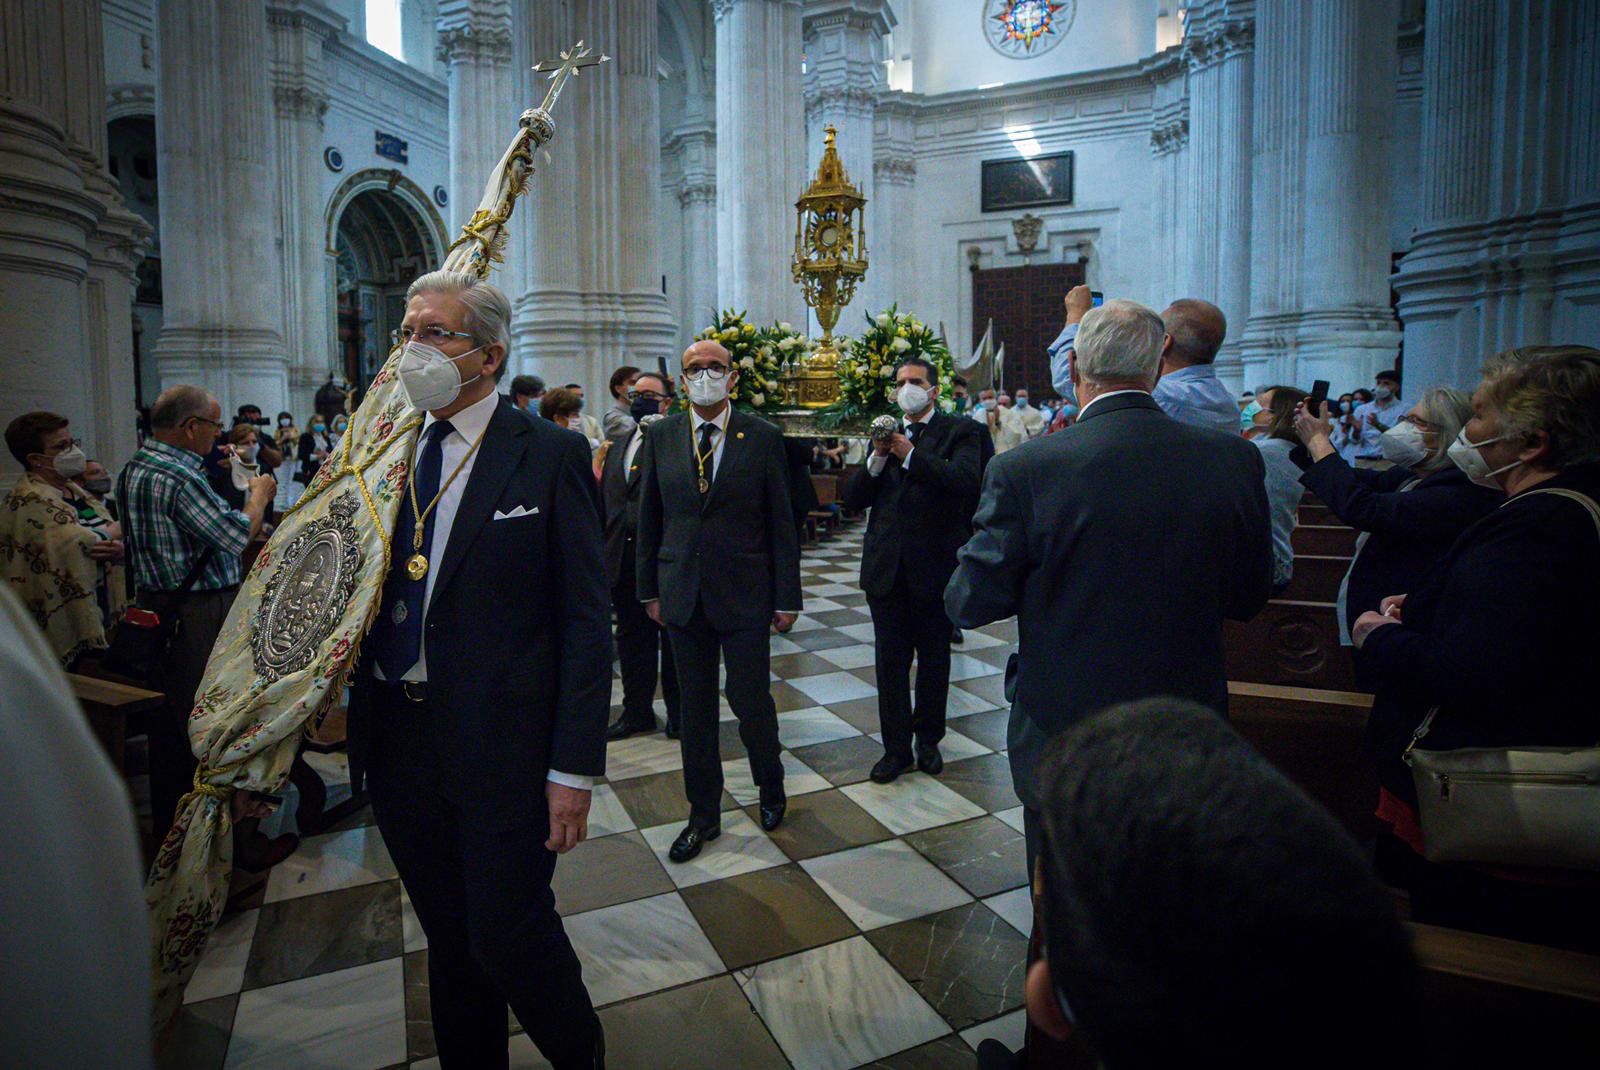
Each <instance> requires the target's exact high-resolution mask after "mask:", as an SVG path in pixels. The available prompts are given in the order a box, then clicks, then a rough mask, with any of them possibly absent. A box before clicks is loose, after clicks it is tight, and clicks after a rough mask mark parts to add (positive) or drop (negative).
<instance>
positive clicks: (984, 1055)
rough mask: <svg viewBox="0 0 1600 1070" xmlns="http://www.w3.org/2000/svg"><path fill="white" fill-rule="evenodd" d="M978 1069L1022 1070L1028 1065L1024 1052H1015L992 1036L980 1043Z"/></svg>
mask: <svg viewBox="0 0 1600 1070" xmlns="http://www.w3.org/2000/svg"><path fill="white" fill-rule="evenodd" d="M977 1056H978V1070H1021V1068H1022V1067H1024V1066H1026V1065H1027V1062H1026V1060H1025V1059H1024V1058H1023V1054H1022V1052H1020V1051H1018V1052H1014V1051H1012V1050H1011V1049H1010V1048H1008V1047H1006V1046H1005V1045H1004V1044H1002V1043H1000V1041H998V1040H996V1039H994V1038H993V1037H990V1038H989V1039H987V1040H985V1041H984V1042H983V1043H982V1044H979V1045H978V1051H977Z"/></svg>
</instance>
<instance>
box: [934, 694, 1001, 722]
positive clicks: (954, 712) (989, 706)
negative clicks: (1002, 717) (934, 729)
mask: <svg viewBox="0 0 1600 1070" xmlns="http://www.w3.org/2000/svg"><path fill="white" fill-rule="evenodd" d="M997 708H998V707H997V706H995V704H994V703H992V702H989V701H987V700H986V699H981V698H979V697H978V696H977V695H974V694H973V693H972V692H971V691H964V690H962V689H961V688H959V687H952V688H951V689H950V695H949V698H948V699H947V700H946V706H945V717H946V718H947V719H949V720H955V719H956V718H958V717H967V716H970V715H971V714H974V713H988V712H989V711H990V710H993V709H997Z"/></svg>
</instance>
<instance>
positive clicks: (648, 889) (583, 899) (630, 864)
mask: <svg viewBox="0 0 1600 1070" xmlns="http://www.w3.org/2000/svg"><path fill="white" fill-rule="evenodd" d="M685 814H687V811H685ZM550 883H551V887H552V889H553V890H554V891H555V893H556V910H557V911H558V912H560V913H561V914H562V915H563V916H567V915H571V914H582V913H583V912H584V911H586V910H598V909H599V908H601V907H608V906H612V905H614V904H616V903H627V902H631V901H633V900H635V899H643V898H645V897H646V896H651V895H660V894H661V893H662V892H670V891H672V888H673V884H672V878H670V877H668V876H667V874H666V871H664V870H663V869H662V868H661V863H660V862H659V861H657V859H656V854H655V852H654V851H652V850H651V849H650V846H649V844H647V843H645V842H644V837H643V836H641V835H640V834H639V833H637V832H619V833H617V834H616V835H614V836H602V837H601V838H600V839H598V840H585V841H584V842H583V843H580V844H578V846H576V847H574V848H573V849H572V850H570V851H568V852H567V853H566V854H564V855H562V856H561V857H560V858H559V859H557V860H556V873H555V878H554V879H553V880H552V881H551V882H550Z"/></svg>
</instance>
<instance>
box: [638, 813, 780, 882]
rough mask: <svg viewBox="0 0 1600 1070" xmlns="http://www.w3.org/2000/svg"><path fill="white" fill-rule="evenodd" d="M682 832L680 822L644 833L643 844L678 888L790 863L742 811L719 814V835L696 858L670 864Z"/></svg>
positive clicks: (660, 826)
mask: <svg viewBox="0 0 1600 1070" xmlns="http://www.w3.org/2000/svg"><path fill="white" fill-rule="evenodd" d="M682 831H683V822H681V821H674V822H673V823H672V824H670V825H657V826H656V827H655V828H648V829H645V830H644V841H645V843H648V844H649V845H650V849H651V850H652V851H654V852H655V853H656V858H658V859H659V860H660V862H661V868H663V869H665V870H666V871H667V876H669V877H671V878H672V883H673V884H676V885H677V886H678V887H679V888H692V887H693V886H694V885H696V884H706V883H709V882H710V881H720V880H722V879H724V878H725V877H737V876H738V875H739V874H741V873H754V872H755V871H756V870H758V869H771V868H772V867H773V866H781V865H784V864H786V863H787V862H788V861H789V856H788V855H786V854H784V853H783V850H782V849H781V848H780V847H779V846H778V845H777V844H775V843H773V842H772V840H771V838H770V837H768V836H767V834H766V833H765V832H763V831H761V826H760V825H757V824H756V823H755V822H754V821H752V820H750V818H749V817H748V816H747V815H746V814H745V812H744V811H743V810H729V811H727V812H725V813H724V814H723V815H722V835H720V836H718V837H717V838H716V839H714V840H712V841H711V842H710V843H708V844H706V845H705V846H704V847H703V848H701V850H700V853H699V854H698V855H697V856H695V857H694V858H692V859H690V860H689V861H687V862H670V861H668V860H667V851H668V849H670V848H671V847H672V841H673V840H675V839H677V838H678V833H680V832H682Z"/></svg>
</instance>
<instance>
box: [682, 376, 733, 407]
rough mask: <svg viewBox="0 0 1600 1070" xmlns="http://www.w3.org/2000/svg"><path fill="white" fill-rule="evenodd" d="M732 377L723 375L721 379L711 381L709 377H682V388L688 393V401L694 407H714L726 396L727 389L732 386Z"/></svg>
mask: <svg viewBox="0 0 1600 1070" xmlns="http://www.w3.org/2000/svg"><path fill="white" fill-rule="evenodd" d="M732 378H733V377H732V376H731V375H724V376H723V377H722V378H721V379H713V378H712V377H711V376H709V375H700V376H696V377H694V378H691V377H689V376H688V375H685V376H684V377H683V383H684V388H685V389H686V390H687V391H688V392H689V400H690V401H692V402H694V403H695V404H696V405H716V404H718V403H719V402H721V401H722V399H723V398H725V397H727V396H728V388H729V387H730V386H731V385H732V382H731V380H732Z"/></svg>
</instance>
